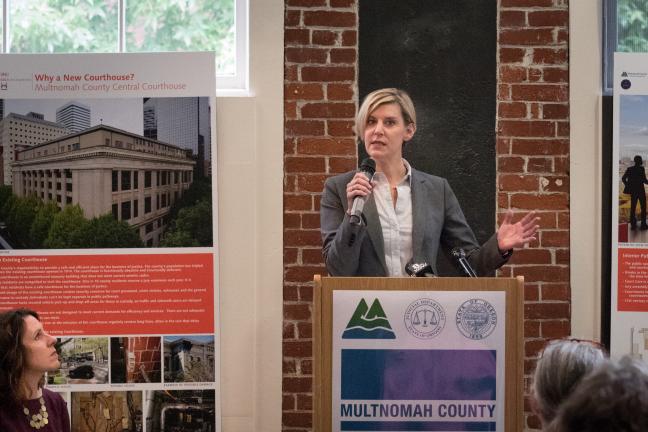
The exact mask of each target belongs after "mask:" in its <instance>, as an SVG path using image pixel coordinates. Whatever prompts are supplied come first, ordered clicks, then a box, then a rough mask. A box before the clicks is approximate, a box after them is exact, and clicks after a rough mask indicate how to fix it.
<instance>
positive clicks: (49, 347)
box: [0, 309, 70, 432]
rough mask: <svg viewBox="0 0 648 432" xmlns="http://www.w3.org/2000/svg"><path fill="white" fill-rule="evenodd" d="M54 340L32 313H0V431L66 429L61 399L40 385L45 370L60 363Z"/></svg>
mask: <svg viewBox="0 0 648 432" xmlns="http://www.w3.org/2000/svg"><path fill="white" fill-rule="evenodd" d="M55 343H56V338H54V337H52V336H50V335H49V334H47V333H46V332H45V330H44V329H43V326H42V324H41V323H40V318H39V317H38V314H37V313H36V312H34V311H31V310H28V309H16V310H10V311H6V312H2V313H0V431H11V432H30V431H35V430H40V431H44V432H69V431H70V418H69V415H68V410H67V405H66V403H65V401H64V400H63V398H62V397H61V396H60V395H59V394H57V393H54V392H52V391H49V390H47V389H45V388H43V384H44V382H45V380H44V376H45V372H49V371H54V370H56V369H58V368H59V367H60V365H61V364H60V361H59V357H58V353H57V352H56V348H55V347H54V344H55Z"/></svg>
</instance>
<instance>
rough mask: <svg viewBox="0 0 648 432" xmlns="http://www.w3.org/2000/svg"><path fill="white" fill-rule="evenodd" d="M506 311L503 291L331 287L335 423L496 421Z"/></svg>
mask: <svg viewBox="0 0 648 432" xmlns="http://www.w3.org/2000/svg"><path fill="white" fill-rule="evenodd" d="M505 311H506V303H505V293H504V292H502V291H479V292H473V291H434V292H425V291H343V290H336V291H334V292H333V323H332V324H333V355H332V359H333V365H332V379H333V388H332V391H333V393H332V397H333V404H332V409H333V411H332V417H333V423H332V424H333V430H335V431H368V430H375V431H379V430H380V431H382V430H384V431H387V430H399V431H445V430H453V431H479V430H484V431H486V430H498V431H499V430H504V414H505V412H504V361H505V327H504V326H505V320H504V318H505Z"/></svg>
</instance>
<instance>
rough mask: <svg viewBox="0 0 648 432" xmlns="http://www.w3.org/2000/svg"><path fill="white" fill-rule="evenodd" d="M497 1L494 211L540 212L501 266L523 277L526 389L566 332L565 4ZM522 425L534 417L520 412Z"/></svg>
mask: <svg viewBox="0 0 648 432" xmlns="http://www.w3.org/2000/svg"><path fill="white" fill-rule="evenodd" d="M499 7H500V10H499V31H498V33H499V36H498V41H499V43H498V49H499V57H498V58H499V61H498V63H499V80H498V92H497V109H498V119H497V184H498V207H499V209H500V214H499V216H500V219H501V216H502V212H503V211H504V210H505V209H507V208H512V209H514V210H515V211H516V213H518V214H522V211H523V210H524V211H527V210H532V209H536V210H538V215H539V216H540V233H539V236H538V240H537V241H536V242H534V243H533V244H530V245H529V247H528V248H527V249H524V250H519V251H516V252H515V254H514V257H513V259H512V260H511V263H510V265H509V266H508V267H507V268H505V269H504V270H503V271H502V272H501V274H503V275H506V276H511V275H513V276H517V275H522V276H524V277H525V282H526V283H525V305H524V318H525V323H524V330H525V347H524V348H525V369H526V374H527V376H526V377H525V388H526V389H527V393H528V390H529V389H530V385H531V378H530V374H531V373H532V371H533V368H534V365H535V358H536V357H537V353H538V351H539V350H540V349H541V347H542V346H543V345H544V344H545V343H546V341H547V340H549V339H554V338H560V337H563V336H567V335H569V333H570V287H569V104H568V102H569V85H568V82H569V63H568V23H569V11H568V1H567V0H500V1H499ZM526 408H527V411H529V403H528V398H527V401H526ZM526 426H527V427H528V428H539V427H540V424H539V421H538V419H537V418H536V417H535V416H532V415H530V414H528V413H527V419H526Z"/></svg>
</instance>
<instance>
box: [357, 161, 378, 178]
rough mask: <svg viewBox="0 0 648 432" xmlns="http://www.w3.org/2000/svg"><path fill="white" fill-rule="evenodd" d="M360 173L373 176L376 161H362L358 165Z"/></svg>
mask: <svg viewBox="0 0 648 432" xmlns="http://www.w3.org/2000/svg"><path fill="white" fill-rule="evenodd" d="M360 171H364V172H366V173H369V174H370V175H372V176H373V175H374V173H375V172H376V161H375V160H373V159H371V158H366V159H364V160H363V161H362V163H361V164H360Z"/></svg>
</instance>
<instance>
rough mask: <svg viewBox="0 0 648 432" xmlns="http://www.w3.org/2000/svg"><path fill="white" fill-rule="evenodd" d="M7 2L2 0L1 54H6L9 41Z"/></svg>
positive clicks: (7, 0)
mask: <svg viewBox="0 0 648 432" xmlns="http://www.w3.org/2000/svg"><path fill="white" fill-rule="evenodd" d="M8 3H9V0H2V52H3V53H7V52H9V51H8V50H7V42H8V41H9V4H8Z"/></svg>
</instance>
